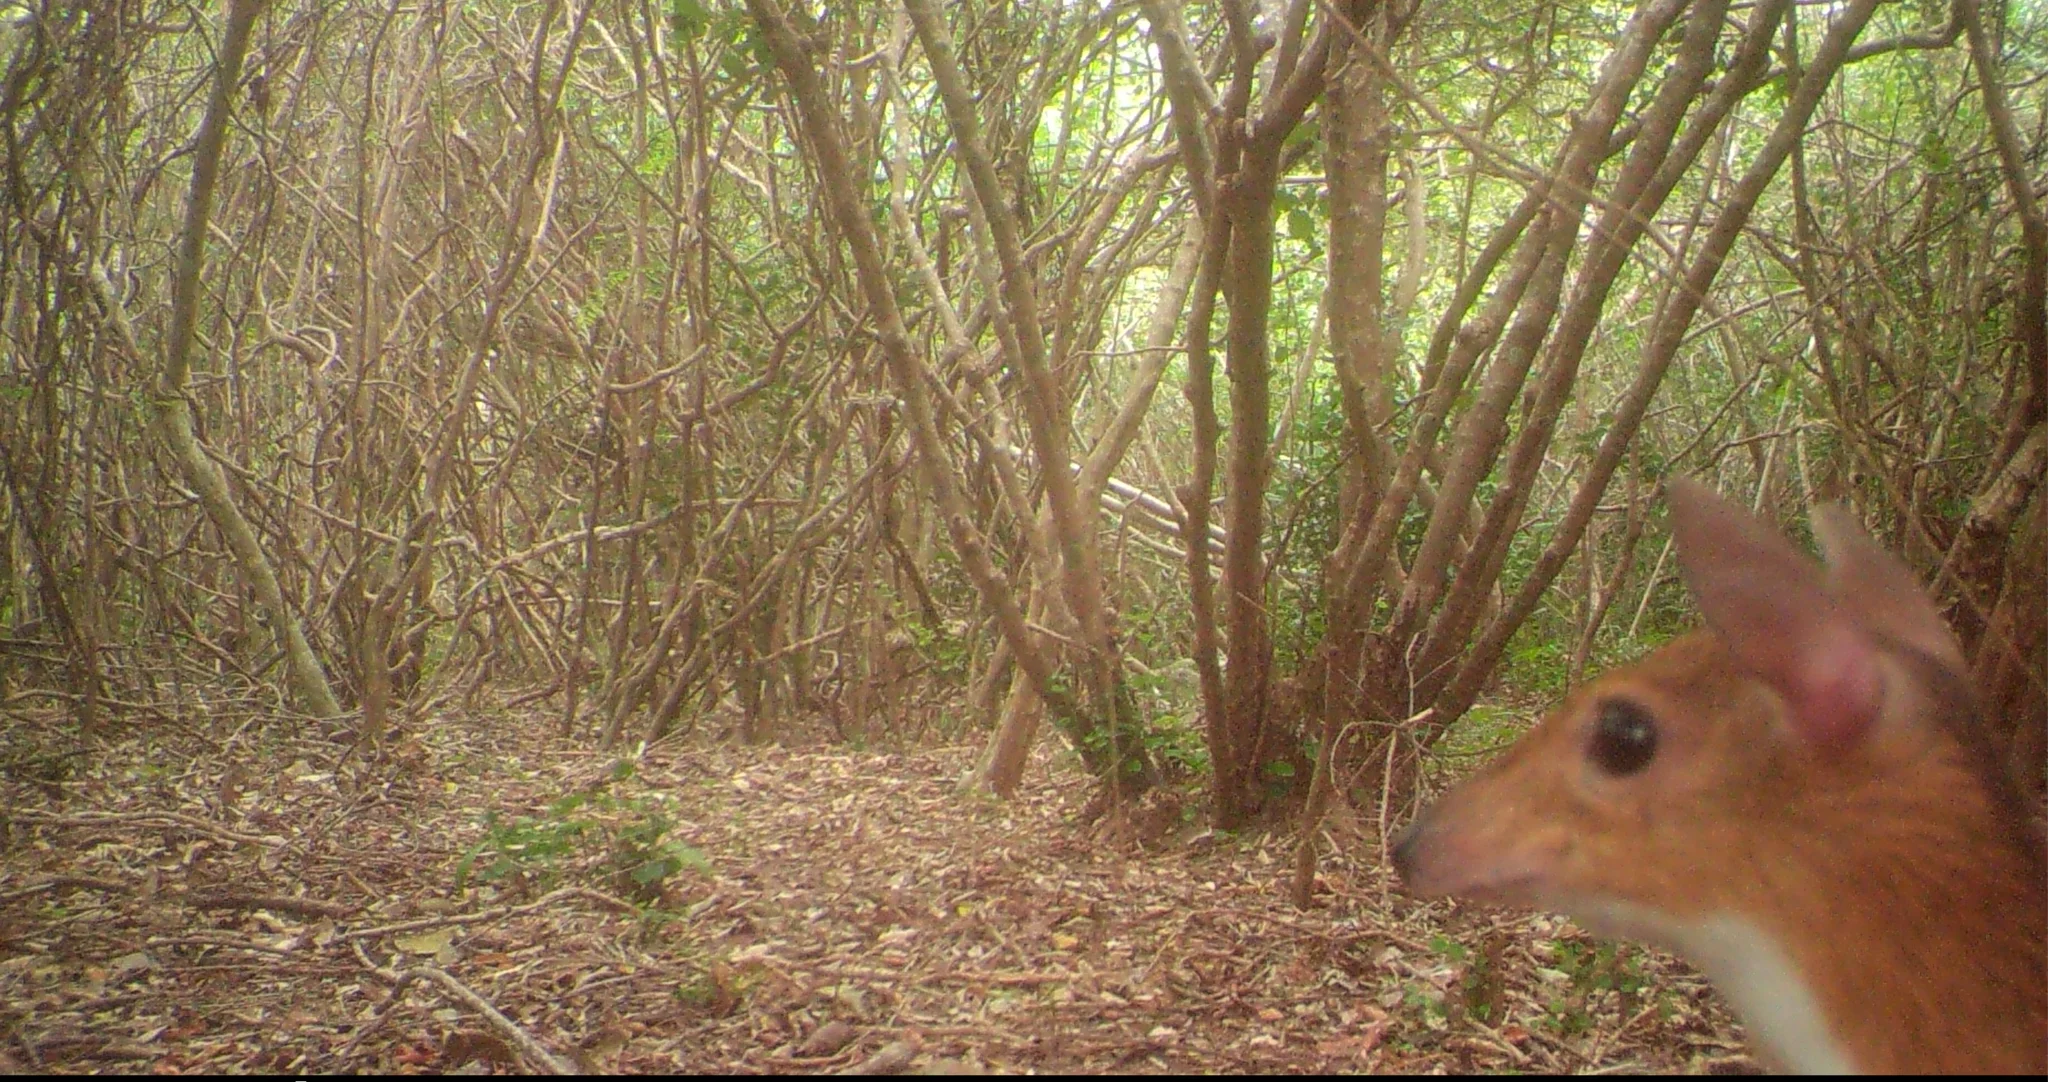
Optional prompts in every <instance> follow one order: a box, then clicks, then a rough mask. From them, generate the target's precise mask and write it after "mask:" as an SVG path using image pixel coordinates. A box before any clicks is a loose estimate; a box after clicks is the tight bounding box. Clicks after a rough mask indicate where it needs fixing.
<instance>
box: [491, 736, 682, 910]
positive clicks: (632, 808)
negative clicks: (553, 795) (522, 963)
mask: <svg viewBox="0 0 2048 1082" xmlns="http://www.w3.org/2000/svg"><path fill="white" fill-rule="evenodd" d="M632 776H633V765H632V763H630V762H627V761H623V760H622V761H621V762H620V763H618V764H617V765H616V766H614V767H613V768H612V772H611V776H610V777H609V778H608V779H606V781H604V782H603V783H600V784H599V785H598V786H596V787H594V788H592V789H589V790H586V791H584V792H577V793H570V794H569V795H567V796H564V797H562V798H560V799H558V800H555V801H554V802H553V803H550V804H549V805H548V807H547V810H546V811H545V812H544V813H542V814H540V815H522V816H519V817H517V818H514V819H512V820H510V821H505V820H502V819H500V818H499V816H498V813H497V812H496V811H489V812H485V813H484V836H483V838H482V839H481V840H479V841H478V842H477V843H476V844H475V845H474V846H472V847H470V850H469V852H467V853H465V854H463V857H462V859H461V860H460V861H458V862H456V865H455V887H456V889H457V890H461V889H463V888H464V887H465V886H467V885H468V883H469V881H470V879H471V878H472V876H473V877H474V878H475V880H476V881H477V882H479V883H496V882H501V881H512V882H517V883H521V884H524V885H529V886H533V887H535V888H538V889H546V888H548V887H552V886H554V885H555V884H556V883H558V882H560V881H561V879H562V878H563V876H564V875H566V874H568V873H569V872H570V871H571V870H583V871H586V872H588V873H591V874H592V875H594V876H595V877H596V878H598V879H599V880H600V881H604V882H606V883H607V885H608V886H611V887H612V888H613V889H616V890H618V891H619V892H621V893H623V894H626V895H627V896H629V897H631V898H633V899H634V900H635V901H640V902H653V901H656V900H658V899H659V898H660V897H661V888H662V885H663V884H664V883H666V882H667V881H668V880H669V879H670V878H671V877H673V876H675V875H677V874H679V873H681V872H683V871H686V870H689V871H699V872H708V871H709V870H710V867H711V865H710V862H709V861H707V860H706V859H705V858H704V854H703V853H702V852H700V851H698V850H697V849H696V848H695V847H694V846H691V845H689V844H687V843H685V842H683V841H682V840H681V839H679V838H675V837H672V836H671V833H672V832H673V831H674V829H675V821H674V819H673V818H672V817H671V815H670V809H669V805H670V803H671V802H672V801H673V798H672V797H668V796H666V795H663V794H653V793H649V794H644V795H641V796H636V797H621V796H617V795H615V794H613V793H612V792H610V787H611V786H612V785H613V784H616V783H620V782H624V781H626V780H627V779H629V778H631V777H632Z"/></svg>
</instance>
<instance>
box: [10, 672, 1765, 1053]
mask: <svg viewBox="0 0 2048 1082" xmlns="http://www.w3.org/2000/svg"><path fill="white" fill-rule="evenodd" d="M241 720H244V721H246V720H247V719H246V718H244V719H241ZM61 731H62V723H61V722H60V721H59V720H58V719H57V718H56V717H54V716H42V717H35V716H28V715H23V714H21V713H18V712H16V713H10V714H7V715H5V716H0V747H6V748H9V749H38V748H43V747H44V746H45V745H57V744H61V743H63V738H61V737H60V736H59V735H57V734H59V733H61ZM261 732H262V731H261V730H260V729H259V727H257V726H250V725H239V726H237V725H231V724H228V722H227V721H225V720H223V719H220V718H216V719H214V720H213V721H212V722H210V723H206V724H199V725H176V724H173V725H167V726H159V727H157V728H155V729H152V730H150V731H148V732H147V733H146V734H141V735H134V736H130V737H126V738H111V739H105V740H102V741H100V742H99V743H97V744H95V745H93V746H91V748H90V754H87V755H79V754H76V752H77V751H78V748H76V747H73V748H71V749H70V750H68V751H65V752H62V753H58V754H61V755H62V756H63V757H64V758H65V760H66V761H67V762H68V763H69V769H68V771H67V772H66V773H65V775H64V777H63V778H62V779H61V780H59V781H55V782H53V781H51V780H50V779H48V778H46V777H29V776H26V774H27V772H24V771H18V770H8V771H0V808H4V809H5V810H4V811H0V1071H7V1072H15V1071H25V1070H44V1071H59V1072H97V1071H120V1072H128V1071H152V1072H160V1073H173V1074H176V1073H190V1072H200V1071H205V1072H250V1071H264V1072H292V1073H311V1072H340V1071H379V1072H439V1071H461V1072H464V1073H499V1072H532V1071H550V1070H589V1071H597V1072H604V1073H611V1072H668V1071H677V1072H681V1071H694V1072H714V1071H715V1072H776V1073H899V1072H905V1071H910V1072H929V1073H983V1072H988V1073H1035V1072H1053V1071H1059V1072H1073V1071H1085V1072H1112V1071H1114V1072H1137V1073H1149V1072H1162V1073H1163V1072H1182V1071H1188V1072H1250V1071H1259V1072H1269V1071H1270V1072H1278V1071H1301V1072H1347V1073H1449V1072H1461V1073H1466V1072H1475V1071H1476V1072H1513V1073H1522V1072H1569V1073H1621V1072H1640V1071H1667V1072H1677V1073H1687V1074H1723V1073H1754V1071H1755V1066H1754V1065H1753V1063H1752V1062H1751V1061H1750V1060H1749V1059H1748V1058H1747V1057H1746V1056H1745V1055H1744V1045H1743V1043H1742V1037H1741V1033H1740V1030H1739V1028H1738V1027H1737V1026H1736V1025H1735V1023H1734V1022H1733V1021H1732V1020H1731V1019H1730V1017H1729V1015H1728V1013H1727V1012H1726V1010H1725V1008H1723V1007H1722V1006H1721V1004H1720V1002H1719V1000H1718V999H1717V998H1716V997H1715V996H1714V994H1713V993H1712V992H1711V990H1710V989H1709V988H1708V987H1707V985H1706V984H1705V982H1704V981H1703V980H1701V978H1699V977H1698V975H1697V974H1695V973H1694V972H1693V971H1691V970H1690V969H1688V968H1686V967H1685V966H1684V965H1683V964H1682V963H1680V962H1678V961H1676V960H1675V959H1672V958H1670V957H1668V956H1665V955H1661V954H1658V953H1655V952H1651V951H1647V950H1644V949H1641V948H1638V947H1635V946H1617V945H1615V944H1611V943H1605V942H1602V941H1598V940H1594V939H1592V938H1590V937H1588V936H1586V935H1585V934H1584V933H1582V932H1580V931H1578V930H1577V929H1575V928H1574V927H1573V926H1572V925H1571V924H1570V923H1569V922H1567V921H1564V920H1563V919H1562V918H1557V917H1550V916H1544V915H1538V914H1527V913H1520V912H1508V911H1500V910H1490V909H1484V908H1479V907H1471V906H1461V905H1458V904H1456V903H1445V902H1436V903H1429V904H1424V903H1420V902H1417V901H1415V900H1413V899H1410V898H1408V897H1406V896H1405V895H1402V894H1401V893H1400V892H1399V891H1398V889H1397V888H1396V884H1395V883H1394V882H1393V880H1392V878H1391V873H1390V872H1389V871H1388V870H1387V869H1386V868H1385V867H1384V866H1383V862H1382V861H1381V859H1380V856H1379V843H1378V839H1377V832H1376V830H1374V829H1372V828H1370V827H1365V826H1363V825H1361V824H1360V823H1359V822H1358V817H1357V816H1356V815H1355V814H1345V813H1344V812H1343V810H1342V809H1340V813H1339V814H1337V815H1335V816H1333V818H1332V819H1331V820H1330V821H1329V823H1328V825H1327V826H1326V828H1325V832H1324V833H1325V836H1324V839H1323V845H1322V857H1321V863H1320V865H1319V876H1318V880H1317V885H1316V892H1315V895H1314V900H1313V904H1312V906H1311V907H1310V908H1309V909H1307V910H1299V909H1296V908H1295V907H1294V906H1293V905H1292V904H1291V903H1290V902H1289V901H1288V894H1289V884H1290V880H1291V877H1292V874H1293V871H1292V869H1293V866H1294V847H1295V836H1294V834H1293V832H1292V831H1291V830H1284V831H1273V832H1264V833H1261V832H1256V831H1253V832H1246V833H1242V834H1238V835H1235V836H1223V835H1220V834H1216V833H1213V832H1209V831H1206V830H1203V829H1201V826H1200V814H1199V811H1198V809H1195V808H1194V807H1193V805H1192V804H1189V805H1187V806H1183V805H1182V804H1181V803H1180V802H1179V801H1180V799H1181V797H1178V796H1176V794H1172V793H1165V794H1160V795H1158V796H1155V797H1148V798H1147V799H1146V801H1145V802H1143V803H1142V804H1141V806H1139V807H1136V808H1130V809H1120V810H1115V811H1112V812H1111V813H1110V814H1109V815H1107V816H1105V817H1103V818H1101V819H1099V820H1096V821H1094V822H1084V821H1083V809H1084V807H1085V806H1086V805H1087V804H1088V802H1089V798H1090V797H1091V796H1092V795H1093V794H1094V791H1095V787H1094V786H1093V784H1092V782H1091V781H1090V780H1089V779H1088V777H1087V776H1086V775H1085V774H1083V773H1082V772H1081V771H1080V769H1079V767H1078V765H1077V763H1076V762H1075V760H1074V757H1073V756H1071V755H1069V754H1067V753H1065V752H1064V751H1063V750H1060V749H1058V748H1057V746H1056V745H1054V744H1053V743H1052V742H1051V741H1049V740H1047V741H1041V742H1040V747H1039V749H1038V751H1037V752H1036V753H1035V755H1034V758H1033V762H1032V765H1031V767H1030V770H1029V772H1028V773H1027V775H1026V781H1025V784H1024V785H1023V787H1022V789H1021V791H1020V794H1019V796H1018V797H1017V798H1016V799H1015V800H1011V801H999V800H996V799H993V798H989V797H985V796H979V795H976V794H973V793H970V792H964V791H962V790H961V789H960V788H959V785H958V782H959V779H960V778H961V777H962V775H963V773H964V772H965V771H967V770H968V769H969V767H970V766H971V764H972V763H973V762H974V760H975V758H976V756H977V754H978V752H979V748H978V747H975V746H966V745H961V746H947V747H936V748H918V749H906V750H892V751H882V750H856V749H851V748H848V747H846V746H844V745H823V744H821V745H813V746H801V747H790V746H770V747H747V746H743V745H735V744H729V743H711V742H701V741H697V742H677V743H670V744H663V745H657V746H655V747H653V748H649V749H645V750H643V751H640V752H638V753H637V754H627V755H616V754H611V755H607V754H600V753H596V752H592V751H590V750H588V749H587V748H586V747H582V746H579V745H578V744H576V743H575V742H573V741H569V740H563V739H559V738H557V737H555V736H554V735H553V732H552V725H551V723H550V720H549V719H546V718H544V717H542V716H541V715H540V714H539V713H537V712H536V713H531V714H525V715H518V714H508V713H505V712H485V713H479V714H476V715H457V716H451V717H446V718H442V719H439V721H438V724H437V725H436V726H434V727H432V728H429V729H426V730H425V731H424V732H422V733H421V734H419V735H417V736H408V737H404V738H401V739H400V740H399V741H397V742H396V743H395V744H393V745H391V746H388V747H387V749H386V750H385V752H384V753H383V754H381V755H378V756H375V757H370V758H366V757H361V756H352V755H349V754H347V752H346V750H345V749H344V748H343V747H341V746H338V745H335V744H332V743H330V742H329V741H327V740H325V739H323V738H320V737H319V736H318V735H317V734H315V735H309V736H307V737H305V738H301V739H290V738H286V737H282V736H263V735H261ZM74 739H75V738H74ZM45 750H47V749H45ZM34 757H35V756H33V755H29V756H27V757H26V758H24V757H23V756H16V755H11V754H10V755H4V756H0V759H4V760H6V761H9V762H12V761H17V760H18V761H29V759H32V758H34ZM280 762H282V763H285V764H287V766H286V767H285V768H284V769H282V770H280V769H278V768H277V766H276V764H277V763H280ZM622 764H626V765H622ZM1186 799H1188V800H1192V799H1193V797H1191V796H1188V797H1186Z"/></svg>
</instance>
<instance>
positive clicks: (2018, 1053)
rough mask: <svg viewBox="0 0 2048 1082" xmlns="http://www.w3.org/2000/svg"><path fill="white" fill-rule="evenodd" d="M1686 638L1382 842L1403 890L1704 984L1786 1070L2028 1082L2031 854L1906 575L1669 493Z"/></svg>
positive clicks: (2037, 1067) (1844, 522)
mask: <svg viewBox="0 0 2048 1082" xmlns="http://www.w3.org/2000/svg"><path fill="white" fill-rule="evenodd" d="M1666 496H1667V499H1668V500H1669V502H1670V506H1671V521H1672V533H1673V537H1674V541H1675V545H1676V548H1677V552H1678V556H1679V562H1680V566H1681V567H1682V569H1683V571H1684V575H1685V580H1686V583H1687V585H1688V586H1689V587H1690V588H1691V591H1692V595H1693V598H1694V599H1695V600H1696V601H1697V602H1698V604H1699V608H1700V612H1701V613H1702V615H1703V616H1704V617H1705V619H1706V624H1707V627H1706V629H1705V630H1702V631H1697V632H1694V633H1692V634H1689V635H1686V636H1684V637H1681V638H1678V639H1675V640H1673V641H1672V642H1670V643H1668V644H1666V645H1665V646H1663V647H1662V648H1660V649H1658V650H1656V651H1654V652H1653V653H1651V654H1649V655H1648V656H1646V657H1644V658H1642V659H1641V660H1639V661H1637V662H1635V663H1633V664H1631V665H1627V666H1624V667H1622V668H1618V669H1615V670H1612V671H1610V672H1608V673H1606V674H1605V675H1603V676H1601V677H1600V678H1599V679H1597V680H1594V681H1592V682H1590V683H1588V684H1586V685H1584V686H1582V687H1580V688H1578V689H1577V690H1575V691H1574V692H1572V693H1571V695H1570V696H1569V697H1567V699H1566V700H1565V702H1564V704H1563V705H1562V706H1560V707H1559V708H1558V709H1557V710H1556V711H1554V712H1553V713H1551V714H1550V715H1549V716H1548V717H1547V718H1545V719H1544V720H1543V721H1542V722H1541V723H1540V724H1539V725H1537V726H1536V727H1535V728H1534V729H1532V730H1531V731H1530V732H1529V733H1528V734H1527V735H1526V736H1524V737H1523V738H1522V739H1521V741H1520V742H1519V743H1517V744H1516V745H1515V746H1514V747H1513V748H1511V749H1509V750H1508V752H1507V753H1506V754H1504V755H1503V756H1502V757H1501V758H1500V759H1499V760H1498V761H1496V762H1494V763H1492V764H1490V765H1489V766H1487V767H1486V768H1485V769H1483V770H1482V771H1480V772H1479V773H1478V774H1477V775H1475V776H1474V777H1473V778H1471V779H1470V780H1469V781H1467V782H1465V783H1464V784H1463V785H1461V786H1459V787H1458V788H1456V789H1454V790H1452V791H1451V792H1450V793H1449V794H1447V795H1445V796H1444V797H1443V799H1441V800H1440V801H1438V802H1437V803H1436V804H1435V805H1434V806H1433V807H1431V808H1430V809H1428V810H1427V811H1426V812H1424V813H1423V815H1422V816H1421V817H1420V818H1419V819H1417V820H1416V822H1415V823H1414V824H1412V825H1411V826H1410V827H1409V828H1408V829H1407V830H1406V831H1405V832H1404V833H1403V835H1402V836H1401V837H1400V838H1399V839H1397V841H1396V843H1395V846H1394V862H1395V866H1396V867H1397V869H1398V870H1399V871H1400V874H1401V876H1402V878H1403V879H1404V880H1405V881H1406V882H1407V884H1408V886H1409V888H1410V889H1411V890H1413V891H1414V892H1416V893H1418V894H1423V895H1457V896H1460V897H1466V898H1472V899H1479V900H1486V901H1498V902H1506V903H1511V904H1521V905H1528V906H1533V907H1537V908H1543V909H1549V910H1553V911H1557V912H1562V913H1565V914H1567V915H1569V916H1571V917H1573V918H1574V919H1575V920H1577V921H1579V922H1580V923H1581V924H1583V925H1584V926H1585V927H1586V928H1588V929H1589V930H1591V931H1593V932H1595V933H1597V934H1601V935H1610V936H1621V937H1628V938H1634V939H1640V940H1643V941H1646V942H1649V943H1653V944H1656V945H1659V946H1662V947H1665V948H1667V949H1669V950H1672V951H1675V952H1676V953H1678V954H1679V955H1681V956H1683V957H1684V958H1686V959H1687V960H1688V961H1690V962H1692V963H1693V964H1694V965H1696V966H1698V967H1699V968H1700V970H1701V971H1702V972H1704V973H1705V974H1706V976H1707V978H1708V979H1709V980H1711V981H1712V982H1713V983H1714V985H1715V986H1716V987H1717V988H1718V989H1720V991H1721V992H1722V993H1723V994H1724V995H1725V996H1726V997H1727V998H1728V1000H1729V1001H1730V1002H1731V1003H1732V1004H1733V1005H1734V1007H1735V1011H1736V1013H1737V1014H1738V1015H1740V1016H1741V1018H1742V1020H1743V1023H1744V1024H1745V1025H1746V1026H1747V1027H1748V1029H1749V1033H1750V1036H1751V1038H1752V1040H1753V1041H1754V1043H1755V1045H1756V1048H1757V1051H1758V1053H1759V1057H1758V1058H1759V1059H1761V1060H1762V1061H1763V1062H1764V1064H1765V1065H1766V1066H1768V1067H1771V1068H1773V1069H1776V1070H1780V1071H1788V1070H1789V1071H1799V1072H1830V1073H1839V1072H1849V1071H1863V1072H1877V1071H1898V1072H1964V1071H1972V1072H1976V1071H1983V1072H2016V1073H2028V1074H2034V1075H2041V1074H2044V1073H2048V860H2044V852H2043V835H2042V833H2041V832H2040V830H2039V829H2038V824H2037V823H2036V822H2035V821H2034V820H2033V818H2032V815H2031V813H2030V809H2029V808H2028V806H2027V804H2026V803H2025V801H2024V800H2023V799H2022V797H2021V796H2020V794H2019V790H2018V788H2017V787H2016V786H2015V785H2014V784H2013V781H2012V780H2011V778H2010V777H2009V776H2008V775H2007V774H2006V773H2005V772H2004V769H2003V767H2002V765H2001V763H2000V760H1999V757H1998V756H1997V755H1996V754H1994V749H1993V747H1992V744H1991V740H1990V737H1989V736H1988V735H1987V733H1986V730H1985V726H1984V723H1983V720H1982V718H1981V717H1980V716H1979V713H1978V707H1977V705H1976V697H1975V696H1974V695H1973V693H1972V689H1971V688H1970V686H1969V683H1968V681H1967V679H1966V678H1965V676H1964V675H1963V674H1964V673H1965V671H1966V669H1965V666H1964V664H1963V656H1962V650H1961V648H1960V646H1959V645H1958V644H1957V643H1956V640H1955V638H1954V636H1953V635H1952V634H1951V633H1950V632H1949V630H1948V628H1947V626H1946V625H1945V624H1944V623H1943V622H1942V619H1941V615H1940V613H1939V612H1938V611H1937V610H1936V608H1935V606H1934V603H1933V602H1932V601H1931V600H1930V599H1929V598H1928V596H1927V594H1926V593H1925V592H1923V591H1922V589H1921V587H1920V583H1919V582H1918V580H1917V579H1916V578H1915V577H1914V575H1913V573H1912V571H1911V570H1910V569H1909V568H1907V566H1906V565H1905V564H1904V563H1903V562H1901V561H1900V560H1899V559H1897V558H1896V557H1894V556H1892V555H1891V554H1890V553H1888V552H1886V551H1885V550H1884V549H1882V548H1881V547H1879V545H1878V544H1877V542H1875V541H1873V540H1872V539H1871V538H1870V537H1869V536H1868V535H1867V534H1865V533H1864V532H1863V529H1862V527H1861V525H1860V524H1858V523H1857V522H1856V521H1855V519H1854V518H1853V517H1852V516H1851V514H1850V513H1849V512H1848V511H1847V510H1845V509H1843V508H1839V507H1820V508H1816V509H1815V511H1814V514H1813V524H1814V533H1815V535H1816V537H1817V538H1818V539H1819V541H1820V544H1821V549H1822V551H1823V552H1824V553H1825V555H1826V558H1827V567H1826V569H1825V570H1823V569H1822V568H1821V567H1820V566H1818V565H1816V564H1815V563H1814V562H1813V561H1812V560H1810V559H1809V558H1807V557H1806V556H1805V555H1804V554H1802V553H1801V552H1799V551H1798V550H1797V549H1796V548H1794V547H1793V546H1792V544H1791V543H1790V542H1788V541H1787V540H1786V539H1785V538H1783V537H1781V536H1780V535H1779V534H1778V533H1777V531H1776V530H1774V529H1772V528H1771V527H1769V526H1767V525H1765V524H1764V523H1762V522H1759V521H1758V520H1757V519H1755V518H1754V517H1752V516H1751V515H1750V514H1749V513H1748V512H1746V511H1744V510H1742V509H1741V508H1739V507H1737V506H1735V505H1733V504H1731V503H1729V502H1728V501H1726V500H1725V499H1723V498H1722V497H1720V496H1719V495H1717V494H1715V493H1714V492H1713V491H1712V490H1710V489H1708V488H1706V487H1705V486H1703V485H1701V484H1698V483H1697V482H1692V481H1688V480H1684V479H1676V480H1673V481H1672V482H1671V483H1670V484H1669V485H1668V486H1667V488H1666Z"/></svg>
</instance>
